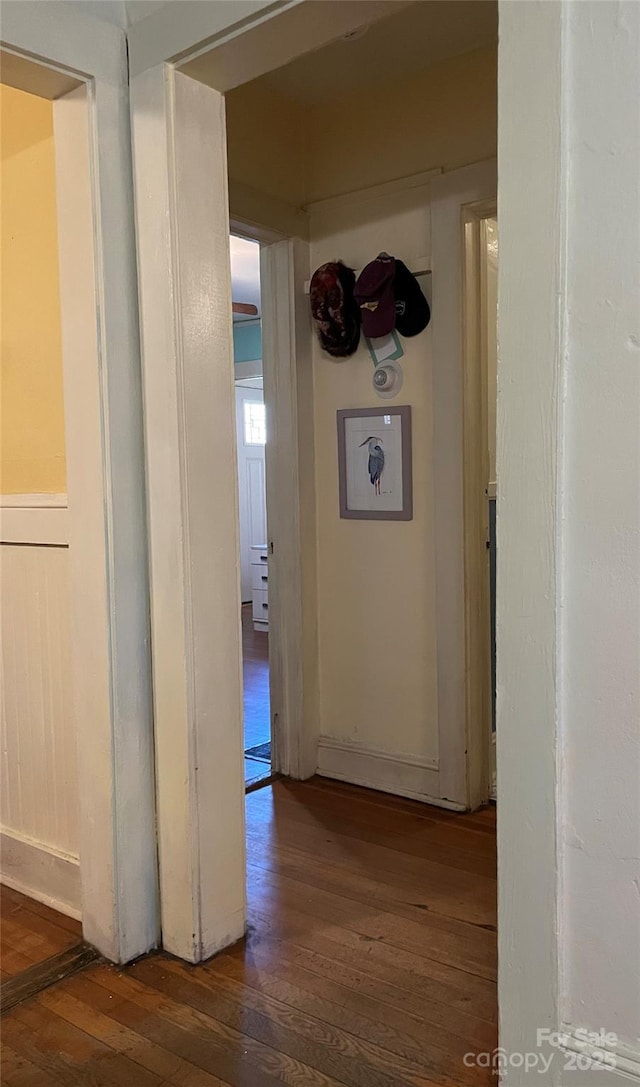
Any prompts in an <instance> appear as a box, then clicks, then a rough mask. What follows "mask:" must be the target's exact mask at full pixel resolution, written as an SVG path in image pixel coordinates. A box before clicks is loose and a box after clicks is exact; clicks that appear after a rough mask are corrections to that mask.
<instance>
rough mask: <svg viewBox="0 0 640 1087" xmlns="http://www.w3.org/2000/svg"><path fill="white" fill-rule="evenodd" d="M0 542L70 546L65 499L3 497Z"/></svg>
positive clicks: (1, 499)
mask: <svg viewBox="0 0 640 1087" xmlns="http://www.w3.org/2000/svg"><path fill="white" fill-rule="evenodd" d="M47 498H49V501H46V499H47ZM29 503H31V504H29ZM63 503H64V504H63ZM0 543H3V544H29V545H31V546H36V547H38V546H40V547H68V546H69V510H68V508H67V505H66V496H65V495H50V496H43V495H37V494H34V495H28V494H27V495H24V494H23V495H0Z"/></svg>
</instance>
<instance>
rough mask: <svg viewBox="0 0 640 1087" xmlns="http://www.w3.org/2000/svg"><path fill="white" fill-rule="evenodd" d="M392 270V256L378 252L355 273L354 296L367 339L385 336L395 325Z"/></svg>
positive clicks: (394, 266)
mask: <svg viewBox="0 0 640 1087" xmlns="http://www.w3.org/2000/svg"><path fill="white" fill-rule="evenodd" d="M395 270H396V262H395V259H394V258H393V257H390V256H389V255H388V253H380V255H379V256H377V257H376V259H375V260H372V261H371V262H370V263H369V264H367V266H366V268H363V269H362V271H361V273H360V275H359V276H358V282H357V283H356V289H355V292H354V295H355V299H356V302H357V303H358V305H359V306H360V313H361V316H362V331H363V332H364V334H365V336H366V337H367V338H368V339H370V340H373V339H376V338H377V337H378V336H388V334H389V333H390V332H392V331H393V329H394V328H395V323H396V310H395V301H394V295H393V277H394V275H395Z"/></svg>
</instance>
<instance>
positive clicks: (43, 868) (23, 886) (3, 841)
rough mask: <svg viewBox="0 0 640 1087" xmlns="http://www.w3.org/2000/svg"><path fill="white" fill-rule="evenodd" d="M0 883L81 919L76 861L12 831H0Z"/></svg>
mask: <svg viewBox="0 0 640 1087" xmlns="http://www.w3.org/2000/svg"><path fill="white" fill-rule="evenodd" d="M0 882H1V883H5V884H6V886H7V887H11V888H12V890H14V891H20V893H21V894H25V895H28V897H29V898H35V899H36V901H37V902H42V903H44V905H45V906H51V908H52V909H54V910H58V911H59V913H64V914H66V915H67V916H68V917H74V918H75V919H76V921H80V920H81V919H82V915H81V900H80V861H79V860H78V858H77V857H72V856H70V855H69V854H67V853H62V852H60V851H59V850H57V849H54V848H53V847H51V846H48V845H45V844H44V843H43V842H36V841H33V840H32V839H29V838H25V837H23V836H22V835H20V834H16V833H15V831H10V830H6V829H4V830H2V831H0Z"/></svg>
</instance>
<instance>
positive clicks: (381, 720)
mask: <svg viewBox="0 0 640 1087" xmlns="http://www.w3.org/2000/svg"><path fill="white" fill-rule="evenodd" d="M311 237H312V242H311V264H312V267H313V268H316V267H318V265H320V264H322V263H324V262H325V261H327V260H332V259H335V258H336V257H338V256H340V257H341V258H342V259H343V260H344V261H345V262H346V263H347V264H348V265H350V267H352V268H355V269H359V268H362V267H364V265H365V264H367V263H368V262H369V260H372V259H373V258H374V257H375V256H376V254H377V253H378V252H379V251H380V250H382V249H386V250H387V252H389V253H393V254H395V255H396V256H398V257H400V258H402V259H404V260H405V261H406V263H407V264H408V265H409V266H413V267H415V266H416V258H417V257H419V256H423V257H426V260H427V263H429V262H430V254H431V236H430V213H429V189H428V186H427V187H422V188H419V189H412V190H409V191H408V192H396V193H393V194H392V195H389V196H385V197H381V198H378V199H377V200H369V201H366V200H364V199H363V200H362V201H360V202H354V203H353V204H349V205H348V206H347V207H342V208H341V207H336V206H334V205H332V204H328V205H327V206H325V207H320V208H318V209H316V210H314V209H312V212H311ZM401 342H402V346H403V348H404V351H405V355H404V357H403V358H402V359H401V360H400V365H401V366H402V369H403V373H404V385H403V388H402V391H401V393H400V394H399V397H398V399H397V401H391V402H389V405H390V407H393V406H395V404H396V403H397V404H410V405H411V408H412V430H413V472H414V476H413V495H414V515H413V520H412V521H410V522H406V523H404V522H393V521H388V522H387V521H349V520H341V519H340V516H339V502H338V461H337V437H336V411H337V410H338V409H339V408H358V407H366V406H368V405H371V406H375V407H380V406H382V405H383V404H384V403H387V402H386V401H382V400H380V399H379V397H377V396H376V394H375V392H374V390H373V388H372V384H371V378H372V375H373V364H372V361H371V357H370V355H369V351H368V349H367V346H366V342H365V340H364V337H362V338H361V342H360V346H359V348H358V351H357V352H356V354H355V355H354V356H353V357H351V358H349V359H344V360H339V361H337V360H333V359H331V358H330V357H329V356H328V355H326V354H325V353H324V352H323V351H322V350H321V349H320V345H319V343H318V342H317V340H314V348H313V351H314V355H313V371H314V405H315V464H316V494H317V532H318V636H319V647H320V716H321V729H320V731H321V733H322V734H323V736H324V737H330V738H331V739H333V740H338V741H343V742H346V743H348V744H351V745H355V746H356V747H358V748H365V749H374V750H375V751H376V752H379V753H381V754H386V755H395V756H405V757H409V758H410V759H412V760H417V761H427V762H429V761H430V762H434V763H435V762H436V760H437V758H438V730H437V724H438V721H437V689H436V686H437V677H436V654H437V645H436V630H435V626H436V615H435V554H434V550H435V543H434V501H433V473H432V436H433V412H434V410H437V408H436V406H435V405H434V404H433V384H432V375H433V363H434V360H433V353H432V349H431V329H430V328H428V329H427V330H426V331H425V332H423V333H422V334H420V335H419V336H417V337H415V338H414V339H410V340H409V339H403V340H402V341H401Z"/></svg>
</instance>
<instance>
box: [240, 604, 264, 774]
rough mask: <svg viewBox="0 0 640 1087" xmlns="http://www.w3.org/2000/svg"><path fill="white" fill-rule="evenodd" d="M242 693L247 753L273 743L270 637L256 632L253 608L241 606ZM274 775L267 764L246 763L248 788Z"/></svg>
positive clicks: (258, 762)
mask: <svg viewBox="0 0 640 1087" xmlns="http://www.w3.org/2000/svg"><path fill="white" fill-rule="evenodd" d="M242 691H243V703H244V749H245V751H247V749H248V748H250V747H257V746H258V744H265V743H267V742H268V741H269V740H270V739H271V711H270V708H269V635H268V634H265V633H264V631H261V630H254V629H253V618H252V608H251V604H243V606H242ZM270 774H271V767H270V766H269V765H268V763H266V762H260V761H258V760H257V759H252V758H247V757H245V760H244V780H245V785H251V784H254V783H255V782H256V781H261V780H262V779H263V778H268V777H269V775H270Z"/></svg>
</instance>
